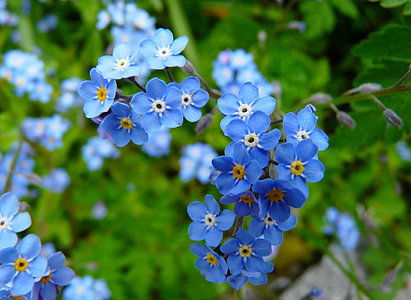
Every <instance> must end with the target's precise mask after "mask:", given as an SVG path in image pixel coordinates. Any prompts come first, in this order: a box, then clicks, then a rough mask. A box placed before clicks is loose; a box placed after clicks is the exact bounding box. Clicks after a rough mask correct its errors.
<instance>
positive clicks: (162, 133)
mask: <svg viewBox="0 0 411 300" xmlns="http://www.w3.org/2000/svg"><path fill="white" fill-rule="evenodd" d="M171 138H172V137H171V134H170V132H169V130H168V129H167V128H164V127H162V128H160V129H159V130H158V131H154V132H151V133H149V134H148V141H147V142H145V143H144V144H143V147H142V148H141V150H143V151H144V152H145V153H147V154H148V155H150V156H154V157H162V156H165V155H168V154H169V153H170V143H171Z"/></svg>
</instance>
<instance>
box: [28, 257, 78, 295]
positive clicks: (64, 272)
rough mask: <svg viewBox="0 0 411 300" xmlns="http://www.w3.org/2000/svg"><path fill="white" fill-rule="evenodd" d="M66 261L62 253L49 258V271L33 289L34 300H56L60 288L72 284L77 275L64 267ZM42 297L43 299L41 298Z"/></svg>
mask: <svg viewBox="0 0 411 300" xmlns="http://www.w3.org/2000/svg"><path fill="white" fill-rule="evenodd" d="M65 261H66V258H65V257H64V254H63V253H61V252H57V253H54V254H52V255H50V256H49V257H48V271H47V273H46V274H47V275H46V274H45V275H44V276H43V277H41V278H40V281H39V282H36V283H35V284H34V287H33V292H32V294H33V300H35V299H46V300H54V299H56V297H57V295H58V293H59V287H61V286H66V285H68V284H70V282H71V280H72V279H73V278H74V276H75V274H74V272H73V270H71V269H70V268H67V267H64V266H63V264H64V262H65ZM39 296H41V298H39Z"/></svg>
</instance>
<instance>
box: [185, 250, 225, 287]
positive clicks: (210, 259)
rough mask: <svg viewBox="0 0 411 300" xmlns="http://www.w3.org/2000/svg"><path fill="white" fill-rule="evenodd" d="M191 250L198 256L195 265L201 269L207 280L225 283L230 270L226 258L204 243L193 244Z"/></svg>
mask: <svg viewBox="0 0 411 300" xmlns="http://www.w3.org/2000/svg"><path fill="white" fill-rule="evenodd" d="M190 250H191V252H192V253H193V254H195V255H197V256H198V259H197V260H196V262H195V266H196V267H197V268H198V269H199V270H200V271H201V274H202V275H204V276H205V277H206V279H207V281H210V282H215V283H223V282H224V281H225V274H226V273H227V271H228V267H227V263H226V262H225V260H224V258H222V257H221V256H220V255H218V254H217V253H215V252H214V251H213V250H212V249H211V248H210V247H206V246H204V245H202V244H191V245H190Z"/></svg>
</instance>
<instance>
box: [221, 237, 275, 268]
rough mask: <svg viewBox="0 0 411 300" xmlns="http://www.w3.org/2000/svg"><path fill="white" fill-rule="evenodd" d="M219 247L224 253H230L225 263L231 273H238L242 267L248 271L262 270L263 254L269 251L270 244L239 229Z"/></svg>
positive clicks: (267, 253) (263, 266) (265, 254)
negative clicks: (234, 235) (233, 236)
mask: <svg viewBox="0 0 411 300" xmlns="http://www.w3.org/2000/svg"><path fill="white" fill-rule="evenodd" d="M220 249H221V252H223V253H224V254H230V256H229V257H228V260H227V264H228V268H229V269H230V271H231V274H238V273H240V272H241V271H242V270H243V268H244V267H245V268H246V269H247V271H249V272H264V270H265V265H264V260H263V256H267V255H269V254H270V253H271V244H270V243H269V242H268V241H266V240H263V239H257V238H256V237H255V236H254V235H252V234H251V233H250V232H248V231H247V230H245V229H240V230H239V231H238V232H237V234H236V237H235V238H233V239H230V240H228V241H227V242H226V243H225V244H223V245H222V246H221V248H220Z"/></svg>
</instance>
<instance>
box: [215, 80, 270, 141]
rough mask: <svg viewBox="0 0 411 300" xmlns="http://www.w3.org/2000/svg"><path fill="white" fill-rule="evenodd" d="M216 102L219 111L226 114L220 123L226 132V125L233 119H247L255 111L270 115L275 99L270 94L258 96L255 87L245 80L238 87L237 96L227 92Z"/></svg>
mask: <svg viewBox="0 0 411 300" xmlns="http://www.w3.org/2000/svg"><path fill="white" fill-rule="evenodd" d="M217 104H218V108H219V109H220V111H221V112H222V113H223V114H225V115H226V116H225V117H224V119H223V120H221V124H220V126H221V129H222V130H223V131H224V133H226V128H227V125H228V124H229V123H230V122H231V121H232V120H234V119H241V120H243V121H245V120H248V118H249V117H250V116H251V115H252V114H253V113H254V112H256V111H262V112H263V113H265V114H266V115H270V114H271V113H272V112H273V111H274V108H275V104H276V101H275V99H274V98H273V97H271V96H265V97H261V98H259V96H258V89H257V87H256V86H255V85H253V84H252V83H250V82H247V83H245V84H244V85H243V86H242V87H241V88H240V92H239V94H238V97H237V96H235V95H233V94H230V93H227V94H224V95H223V96H221V97H220V99H218V101H217Z"/></svg>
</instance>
